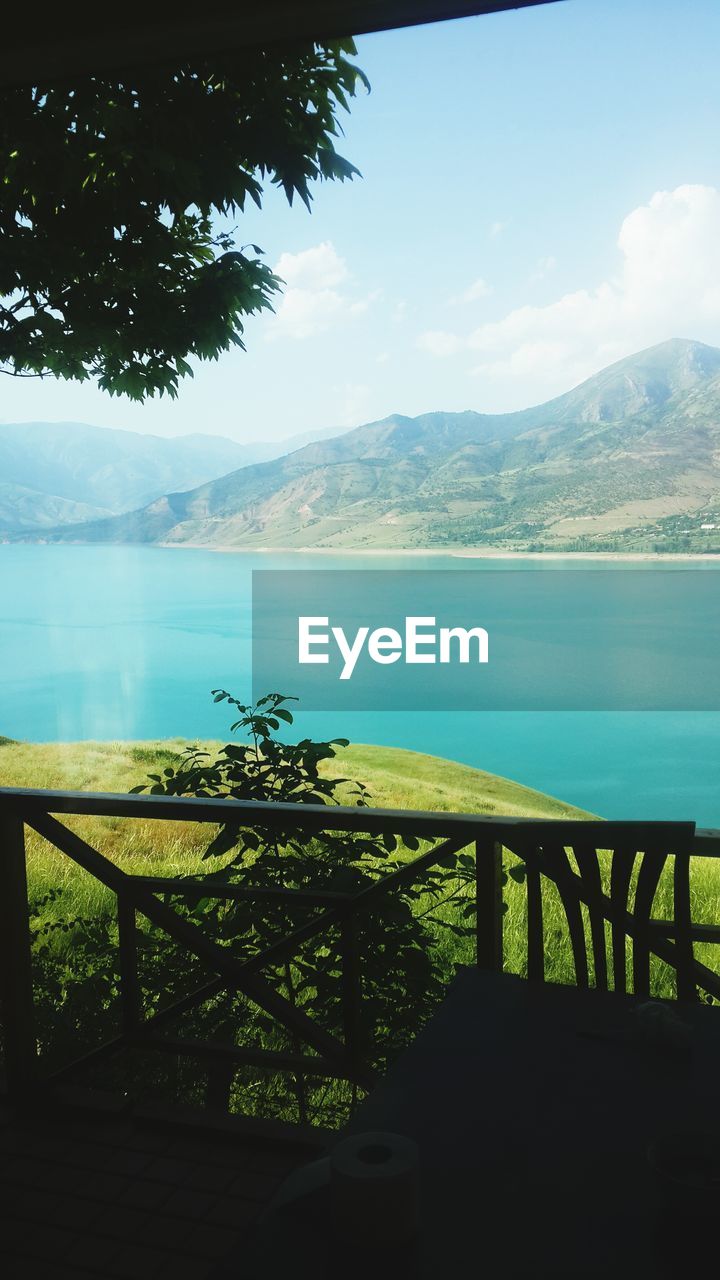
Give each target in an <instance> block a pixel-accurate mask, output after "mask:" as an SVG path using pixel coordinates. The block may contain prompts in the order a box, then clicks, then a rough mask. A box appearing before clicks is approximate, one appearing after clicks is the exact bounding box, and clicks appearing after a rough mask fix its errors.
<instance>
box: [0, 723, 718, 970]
mask: <svg viewBox="0 0 720 1280" xmlns="http://www.w3.org/2000/svg"><path fill="white" fill-rule="evenodd" d="M184 745H185V744H184V741H183V740H182V739H171V740H168V741H163V742H137V743H131V742H109V743H100V742H88V743H73V744H69V745H68V744H57V743H52V744H33V743H16V742H12V741H9V740H8V739H2V738H0V785H1V786H23V787H47V788H53V789H68V790H87V791H115V792H127V791H128V790H129V789H130V787H132V786H134V785H136V784H138V783H140V782H142V781H144V780H145V777H146V775H147V773H148V771H151V772H159V771H162V769H163V768H165V767H166V766H167V765H169V764H173V765H174V764H176V763H177V761H178V758H179V753H180V752H181V750H182V748H183V746H184ZM205 745H206V746H207V747H208V748H209V749H210V750H211V751H213V750H214V749H215V748H217V746H218V744H217V743H207V744H205ZM327 767H328V771H329V772H332V773H334V774H341V775H342V776H347V777H352V778H354V779H356V780H357V781H361V782H363V783H365V784H366V785H367V786H368V787H369V789H370V793H371V797H372V802H373V803H374V804H375V805H377V806H378V807H383V808H413V809H427V810H435V811H445V812H462V811H464V812H468V813H481V814H488V815H492V814H498V815H506V816H517V817H528V818H551V819H552V818H558V819H561V818H589V817H591V816H592V815H590V814H589V813H586V812H585V811H584V810H581V809H577V808H575V807H573V806H572V805H569V804H566V803H564V802H563V801H561V800H557V799H554V798H553V797H551V796H547V795H543V794H542V793H541V792H538V791H533V790H531V789H530V788H528V787H523V786H521V785H520V784H519V783H517V782H512V781H510V780H509V779H507V778H500V777H497V776H496V775H495V774H491V773H485V772H483V771H482V770H478V769H473V768H470V767H468V766H467V765H462V764H457V763H455V762H453V761H451V760H444V759H440V758H438V757H435V756H428V755H423V754H421V753H419V752H414V751H404V750H400V749H396V748H388V747H377V746H365V745H353V746H350V747H348V748H347V749H346V750H345V751H342V750H339V751H338V756H337V758H336V760H335V761H334V762H330V763H329V764H328V766H327ZM65 821H66V822H67V823H68V825H69V826H72V827H73V829H74V830H76V831H78V832H79V833H80V834H82V835H83V836H84V837H85V838H86V839H87V840H89V842H90V843H91V844H93V845H95V847H96V848H98V849H100V850H101V852H103V853H104V854H106V855H107V856H109V857H111V858H112V859H113V860H114V861H115V862H117V863H118V865H120V866H123V867H125V869H126V870H128V871H136V872H150V873H154V874H158V873H164V874H168V875H171V874H188V873H192V872H196V871H198V870H200V869H201V868H203V867H204V869H207V864H203V863H202V861H201V859H202V853H203V850H204V849H205V848H206V847H207V843H208V839H209V832H208V829H207V827H199V826H196V825H193V824H191V823H179V822H155V821H153V822H150V821H133V822H128V821H125V820H122V819H117V818H75V819H70V818H68V819H66V820H65ZM28 850H29V873H30V877H29V878H30V883H31V893H32V895H33V896H34V897H38V896H40V895H42V894H44V893H46V892H47V891H48V890H49V889H57V888H58V887H61V888H63V889H64V890H65V891H64V892H63V894H62V895H61V899H60V900H59V903H58V905H57V906H55V905H54V904H50V906H49V908H46V911H45V914H46V915H47V914H48V912H49V914H51V915H52V914H53V913H54V912H57V914H58V915H60V916H65V917H67V916H68V915H71V914H73V913H75V912H77V913H78V914H81V915H84V914H90V913H93V914H95V913H98V912H103V911H105V910H109V909H110V908H111V907H112V898H111V895H109V894H107V893H106V892H105V891H104V890H103V889H102V887H101V886H99V885H98V884H97V882H96V881H94V880H93V879H92V878H91V877H89V876H87V875H86V873H85V872H83V871H80V870H79V869H78V868H77V867H75V865H74V864H73V863H71V862H70V860H69V859H68V858H66V857H65V856H64V855H62V854H60V853H58V852H57V851H55V850H53V849H52V848H50V847H49V846H48V845H47V844H46V843H45V842H44V841H43V840H41V839H40V837H38V836H36V835H34V833H32V832H30V833H29V834H28ZM717 873H718V868H717V864H716V862H715V861H714V860H712V859H697V860H695V862H694V864H693V878H692V898H693V917H694V919H695V920H696V921H697V922H699V923H712V922H716V921H717V920H718V919H720V884H719V883H718V874H717ZM505 898H506V902H507V905H508V914H507V915H506V917H505V925H504V938H505V943H504V947H505V964H506V967H507V968H508V969H510V970H511V971H514V972H523V970H524V963H525V947H526V939H525V891H524V887H523V886H521V885H518V884H515V883H513V882H512V881H511V882H510V883H509V884H508V885H507V887H506V890H505ZM422 905H423V900H421V903H420V906H421V907H422ZM656 909H657V910H656V914H658V915H659V916H664V917H669V916H670V915H671V914H672V877H671V874H670V872H669V871H668V873H667V874H665V875H663V878H662V881H661V884H660V888H659V896H658V901H657V903H656ZM546 910H547V920H546V924H547V929H548V937H549V938H550V939H551V945H550V946H549V950H548V952H547V963H548V976H549V977H551V978H552V979H554V980H556V981H572V980H573V970H572V963H571V959H570V954H569V950H568V948H567V945H566V926H565V922H564V920H563V919H562V916H561V913H560V910H559V907H558V904H557V901H556V900H555V896H554V895H553V894H552V893H551V894H550V897H549V899H548V901H547V902H546ZM440 945H441V947H442V948H443V950H445V949H447V948H448V946H450V945H451V944H450V942H449V941H448V939H447V938H445V937H443V938H441V939H440ZM696 955H697V956H698V958H699V959H702V960H704V961H705V963H707V964H709V965H710V967H712V968H714V967H715V965H716V961H717V957H716V956H715V955H714V953H713V948H712V947H711V946H710V945H698V946H696ZM450 959H453V957H452V956H451V957H450ZM653 971H654V973H655V978H656V981H657V983H658V990H659V991H662V990H664V989H665V988H667V993H668V994H670V992H671V991H672V983H671V982H670V980H669V976H668V975H667V974H666V973H665V967H664V966H663V965H661V964H660V962H658V963H657V964H655V965H654V966H653Z"/></svg>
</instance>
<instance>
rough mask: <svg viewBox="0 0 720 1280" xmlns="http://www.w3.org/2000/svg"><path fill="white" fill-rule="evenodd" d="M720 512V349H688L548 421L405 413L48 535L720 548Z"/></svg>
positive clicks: (529, 413)
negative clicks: (139, 505) (406, 415)
mask: <svg viewBox="0 0 720 1280" xmlns="http://www.w3.org/2000/svg"><path fill="white" fill-rule="evenodd" d="M0 430H1V429H0ZM202 439H203V440H205V439H206V437H202ZM152 479H153V480H154V479H155V477H154V476H153V477H152ZM62 496H65V495H62ZM1 501H2V497H1V494H0V502H1ZM718 511H720V350H718V349H716V348H714V347H710V346H707V345H705V344H703V343H700V342H692V341H690V340H686V339H673V340H672V341H669V342H665V343H662V344H660V345H659V346H656V347H651V348H649V349H648V350H646V351H642V352H640V353H639V354H637V355H633V356H629V357H627V358H626V359H624V360H620V361H618V362H617V363H615V364H613V365H611V366H610V367H609V368H607V369H605V370H603V371H602V372H601V373H599V374H597V375H595V376H593V377H592V378H589V379H588V380H587V381H586V382H584V383H582V384H581V385H580V386H578V387H576V388H575V389H573V390H572V391H569V392H567V393H566V394H565V395H562V396H559V397H557V398H556V399H554V400H551V401H549V402H548V403H546V404H542V405H539V406H536V407H534V408H530V409H525V410H523V411H521V412H517V413H506V414H481V413H476V412H473V411H471V410H468V411H466V412H464V413H442V412H437V413H427V414H421V415H420V416H419V417H415V418H408V417H403V416H402V415H397V414H395V415H393V416H391V417H389V418H385V419H383V420H382V421H380V422H374V423H370V424H368V425H365V426H362V427H358V428H356V429H355V430H353V431H349V432H347V433H346V434H344V435H342V436H337V437H334V438H331V439H324V440H316V441H314V442H312V443H310V444H307V445H305V446H304V447H302V448H299V449H295V450H294V451H293V452H291V453H288V454H285V455H283V456H281V457H276V458H273V459H272V460H269V461H263V462H257V463H255V464H253V465H250V466H243V467H241V468H240V469H238V470H234V471H231V472H230V473H229V474H226V475H223V476H221V477H219V478H213V479H210V480H208V481H207V482H206V483H202V484H199V485H196V486H195V487H193V488H190V489H186V490H184V491H174V492H169V491H168V492H165V493H164V494H163V495H162V496H159V497H158V496H156V497H155V498H154V499H153V500H152V501H150V502H149V503H147V504H145V505H144V506H141V507H139V509H138V510H135V511H132V512H126V513H125V514H121V515H117V516H114V517H111V518H106V519H101V520H91V521H89V522H86V523H82V524H76V525H74V526H66V527H56V528H55V529H53V530H49V529H48V530H45V531H44V534H43V537H44V538H45V539H47V540H48V541H82V542H151V543H164V544H172V545H182V544H186V545H188V544H190V545H196V546H208V547H214V546H223V547H237V548H241V547H247V548H252V547H287V548H301V547H321V548H333V547H335V548H337V549H338V550H340V549H343V548H353V549H359V550H363V549H367V550H370V549H381V548H388V549H392V548H397V549H399V548H406V547H407V548H421V547H483V546H488V547H495V548H498V549H503V548H515V549H537V550H552V549H563V550H580V549H585V548H586V547H593V546H595V547H598V548H601V549H613V550H622V549H625V548H628V549H630V548H635V547H639V548H641V549H650V550H652V549H655V550H657V549H668V550H682V549H688V550H698V549H710V550H713V549H715V547H714V543H715V542H717V543H718V545H719V547H720V515H718V517H717V520H715V519H714V516H715V515H716V513H717V512H718ZM716 524H717V528H718V533H717V535H716V534H715V533H714V526H715V525H716ZM703 526H705V527H704V528H703Z"/></svg>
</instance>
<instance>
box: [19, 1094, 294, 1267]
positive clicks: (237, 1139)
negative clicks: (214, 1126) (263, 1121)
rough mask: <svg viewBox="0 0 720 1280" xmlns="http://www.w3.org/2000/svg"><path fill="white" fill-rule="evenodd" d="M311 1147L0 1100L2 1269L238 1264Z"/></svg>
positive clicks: (219, 1265) (225, 1265) (239, 1264)
mask: <svg viewBox="0 0 720 1280" xmlns="http://www.w3.org/2000/svg"><path fill="white" fill-rule="evenodd" d="M316 1156H317V1150H313V1149H312V1148H310V1147H308V1146H306V1145H303V1144H302V1143H300V1142H298V1143H297V1144H294V1143H292V1142H279V1141H266V1140H262V1139H259V1138H258V1137H257V1136H253V1137H251V1138H245V1137H243V1136H242V1135H241V1134H237V1135H232V1134H226V1133H223V1134H218V1133H216V1132H213V1131H212V1130H207V1131H187V1130H178V1129H177V1128H176V1129H174V1130H173V1129H172V1128H168V1127H162V1126H161V1127H158V1126H157V1125H156V1126H153V1125H149V1124H148V1123H147V1122H142V1121H139V1120H137V1119H131V1118H125V1117H123V1116H116V1115H112V1116H106V1115H103V1114H102V1113H101V1114H92V1115H87V1114H85V1115H82V1116H78V1115H77V1114H68V1113H63V1112H60V1113H59V1114H57V1115H55V1116H52V1117H50V1118H48V1116H47V1114H45V1115H43V1116H42V1117H38V1118H37V1119H36V1120H33V1121H30V1120H27V1119H21V1118H19V1117H17V1116H14V1115H13V1114H12V1113H11V1112H10V1111H9V1110H8V1109H4V1110H0V1273H2V1275H3V1277H4V1280H15V1278H16V1277H17V1278H18V1280H20V1277H22V1280H30V1278H31V1277H34V1276H38V1277H42V1280H85V1278H88V1280H90V1278H91V1277H94V1278H95V1280H98V1278H99V1277H102V1278H103V1280H146V1277H148V1278H149V1277H152V1278H153V1280H164V1278H165V1277H167V1278H168V1280H169V1278H170V1277H172V1280H184V1278H185V1277H188V1278H192V1280H207V1278H209V1277H223V1276H225V1275H227V1276H230V1275H232V1276H234V1277H235V1278H236V1280H239V1277H240V1276H241V1275H242V1250H243V1244H244V1242H245V1241H246V1240H247V1237H248V1234H249V1232H251V1230H252V1228H253V1225H254V1224H255V1223H256V1221H257V1219H258V1217H259V1216H260V1214H261V1212H262V1210H263V1208H264V1207H265V1206H266V1205H267V1204H268V1203H269V1201H270V1199H271V1198H272V1196H273V1195H274V1193H275V1191H276V1189H277V1188H278V1186H279V1185H280V1183H281V1182H282V1181H283V1180H284V1179H285V1178H286V1177H287V1176H288V1174H289V1173H290V1172H292V1170H293V1169H295V1168H297V1167H298V1166H299V1165H301V1164H304V1163H306V1162H307V1161H308V1160H310V1159H313V1158H314V1157H316Z"/></svg>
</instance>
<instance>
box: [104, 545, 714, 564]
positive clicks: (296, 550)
mask: <svg viewBox="0 0 720 1280" xmlns="http://www.w3.org/2000/svg"><path fill="white" fill-rule="evenodd" d="M87 545H95V544H87ZM113 545H116V546H121V545H126V546H130V545H134V546H153V545H154V546H159V547H163V548H166V549H167V550H169V551H173V550H175V551H183V550H186V551H215V552H218V553H219V554H221V555H303V556H307V555H313V556H447V557H451V558H453V559H458V560H637V561H640V562H642V561H646V560H682V561H685V560H714V561H716V562H717V563H718V564H720V553H716V552H713V551H696V552H695V551H496V550H494V549H491V548H489V547H488V548H485V547H467V548H464V547H455V548H447V549H445V548H442V547H427V548H421V547H398V548H396V549H393V548H389V547H365V548H363V547H229V546H207V545H206V544H203V543H200V542H156V543H154V544H153V543H134V544H130V543H126V544H122V543H115V544H113Z"/></svg>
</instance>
